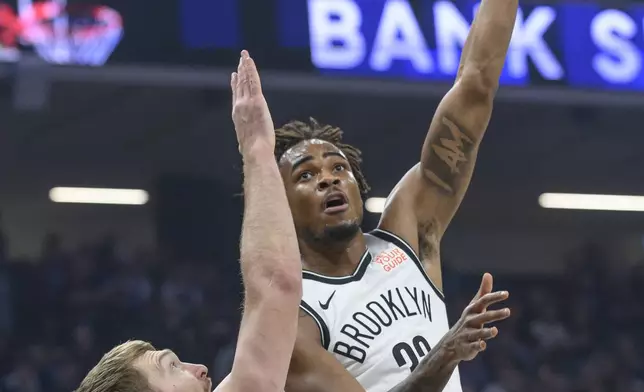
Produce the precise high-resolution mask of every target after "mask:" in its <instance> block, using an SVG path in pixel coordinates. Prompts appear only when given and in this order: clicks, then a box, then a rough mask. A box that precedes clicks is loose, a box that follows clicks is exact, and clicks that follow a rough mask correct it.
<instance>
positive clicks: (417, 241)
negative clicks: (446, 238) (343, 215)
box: [379, 0, 518, 287]
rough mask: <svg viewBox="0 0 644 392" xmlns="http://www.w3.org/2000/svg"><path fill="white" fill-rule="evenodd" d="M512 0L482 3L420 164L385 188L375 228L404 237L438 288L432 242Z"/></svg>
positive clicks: (459, 174) (462, 163)
mask: <svg viewBox="0 0 644 392" xmlns="http://www.w3.org/2000/svg"><path fill="white" fill-rule="evenodd" d="M517 7H518V1H517V0H483V1H482V2H481V5H480V7H479V10H478V13H477V15H476V18H475V20H474V22H473V24H472V28H471V29H470V32H469V35H468V37H467V40H466V42H465V46H464V48H463V53H462V55H461V63H460V65H459V70H458V75H457V77H456V82H455V84H454V86H453V87H452V89H451V90H450V91H449V92H448V93H447V95H446V96H445V97H444V98H443V100H442V101H441V103H440V105H439V106H438V109H437V110H436V113H435V115H434V118H433V120H432V122H431V125H430V127H429V132H428V134H427V137H426V138H425V143H424V144H423V149H422V153H421V158H420V163H419V164H417V165H416V166H414V167H413V168H412V169H411V170H410V171H409V172H407V174H406V175H405V176H404V177H403V179H402V180H401V181H400V182H399V183H398V185H397V186H396V188H395V189H394V190H393V191H392V193H391V194H390V196H389V199H388V201H387V204H386V207H385V211H384V212H383V215H382V218H381V221H380V225H379V226H380V228H382V229H384V230H388V231H391V232H394V233H396V234H397V235H398V236H400V237H402V238H404V239H405V240H406V241H407V242H409V243H410V244H411V245H412V247H414V248H415V249H416V250H417V251H418V253H419V254H420V256H421V258H422V260H423V262H424V263H425V268H426V270H427V272H428V274H429V275H430V278H432V280H433V281H434V283H436V284H437V285H438V286H439V287H441V286H442V280H441V275H440V263H439V257H438V256H439V255H438V245H439V243H440V240H441V238H442V236H443V233H444V232H445V229H446V228H447V225H448V224H449V222H450V221H451V220H452V217H453V216H454V213H455V212H456V210H457V209H458V206H459V205H460V203H461V201H462V200H463V196H464V195H465V191H466V190H467V187H468V185H469V183H470V179H471V177H472V172H473V170H474V161H475V160H476V155H477V152H478V148H479V144H480V143H481V139H482V138H483V134H484V133H485V130H486V129H487V126H488V123H489V121H490V116H491V114H492V102H493V99H494V96H495V93H496V91H497V88H498V84H499V77H500V75H501V70H502V68H503V64H504V61H505V56H506V53H507V50H508V46H509V43H510V37H511V36H512V30H513V28H514V23H515V18H516V13H517Z"/></svg>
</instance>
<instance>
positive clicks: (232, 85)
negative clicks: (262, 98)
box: [230, 72, 238, 105]
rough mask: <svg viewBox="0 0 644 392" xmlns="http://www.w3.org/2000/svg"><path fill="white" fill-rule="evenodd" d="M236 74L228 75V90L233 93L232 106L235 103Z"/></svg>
mask: <svg viewBox="0 0 644 392" xmlns="http://www.w3.org/2000/svg"><path fill="white" fill-rule="evenodd" d="M237 79H238V77H237V72H233V73H232V74H231V75H230V90H231V91H232V92H233V105H234V104H235V102H237V82H238V80H237Z"/></svg>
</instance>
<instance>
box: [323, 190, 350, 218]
mask: <svg viewBox="0 0 644 392" xmlns="http://www.w3.org/2000/svg"><path fill="white" fill-rule="evenodd" d="M348 208H349V201H348V200H347V197H346V196H345V195H344V193H342V192H333V193H329V194H328V195H327V197H325V198H324V213H325V214H336V213H339V212H344V211H346V210H347V209H348Z"/></svg>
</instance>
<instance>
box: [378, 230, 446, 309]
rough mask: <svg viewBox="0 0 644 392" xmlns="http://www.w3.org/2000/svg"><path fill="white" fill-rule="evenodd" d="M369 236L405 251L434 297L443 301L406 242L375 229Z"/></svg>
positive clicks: (392, 234) (440, 293)
mask: <svg viewBox="0 0 644 392" xmlns="http://www.w3.org/2000/svg"><path fill="white" fill-rule="evenodd" d="M369 234H371V235H373V236H374V237H378V238H380V239H381V240H383V241H387V242H392V243H393V244H394V245H396V246H397V247H399V248H400V249H402V250H403V251H405V253H407V255H408V256H409V257H410V258H411V259H412V260H413V261H414V264H416V266H417V267H418V268H419V269H420V271H421V272H422V274H423V276H424V277H425V279H426V280H427V282H428V283H429V285H430V286H432V288H433V289H434V291H435V292H436V295H438V298H440V299H442V300H443V301H445V295H444V294H443V292H442V291H440V290H439V289H438V287H436V285H435V284H434V282H432V279H431V278H430V277H429V276H428V275H427V271H425V268H424V267H423V263H422V262H421V261H420V257H418V255H417V254H416V251H414V248H412V247H411V245H409V244H408V243H407V241H405V240H403V239H402V238H400V237H398V236H397V235H395V234H394V233H392V232H389V231H386V230H382V229H375V230H374V231H372V232H370V233H369Z"/></svg>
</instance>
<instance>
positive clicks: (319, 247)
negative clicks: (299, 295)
mask: <svg viewBox="0 0 644 392" xmlns="http://www.w3.org/2000/svg"><path fill="white" fill-rule="evenodd" d="M366 249H367V246H366V244H365V239H364V235H363V234H362V231H359V232H358V233H357V234H356V235H355V236H354V237H353V238H351V239H350V240H348V241H343V242H336V243H310V242H307V241H300V253H302V265H303V266H304V268H306V269H308V270H310V271H313V272H317V273H319V274H322V275H327V276H347V275H351V274H353V272H354V271H355V269H356V267H357V266H358V263H360V260H361V259H362V255H363V254H364V252H365V250H366Z"/></svg>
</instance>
